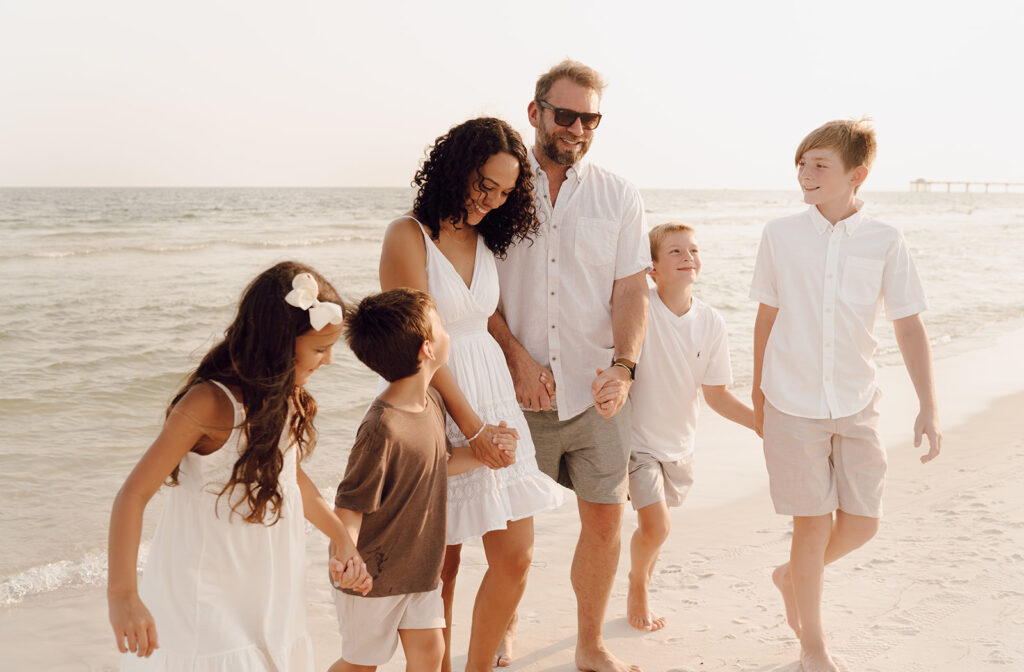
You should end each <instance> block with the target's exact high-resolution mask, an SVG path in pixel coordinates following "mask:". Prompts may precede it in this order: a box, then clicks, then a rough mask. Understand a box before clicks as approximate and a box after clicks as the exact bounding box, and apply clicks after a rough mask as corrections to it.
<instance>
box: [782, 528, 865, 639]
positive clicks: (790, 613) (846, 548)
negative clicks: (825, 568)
mask: <svg viewBox="0 0 1024 672" xmlns="http://www.w3.org/2000/svg"><path fill="white" fill-rule="evenodd" d="M878 522H879V521H878V519H877V518H868V517H865V516H855V515H853V514H851V513H846V512H845V511H836V515H835V521H834V523H833V525H832V533H831V535H830V536H829V540H828V546H827V547H826V548H825V564H826V565H828V564H830V563H833V562H835V561H836V560H838V559H839V558H841V557H843V556H844V555H846V554H848V553H850V552H851V551H854V550H856V549H858V548H860V547H861V546H863V545H864V544H865V543H867V542H868V540H870V539H871V538H872V537H873V536H875V533H876V532H878ZM772 582H774V583H775V586H776V587H777V588H778V589H779V592H781V593H782V599H783V602H785V605H786V621H787V622H788V623H789V626H790V627H791V628H793V632H794V633H796V636H797V637H800V616H799V615H798V613H797V608H796V596H795V595H794V593H793V579H792V576H791V573H790V568H789V563H788V562H787V563H785V564H783V565H779V566H778V567H776V568H775V571H774V572H772Z"/></svg>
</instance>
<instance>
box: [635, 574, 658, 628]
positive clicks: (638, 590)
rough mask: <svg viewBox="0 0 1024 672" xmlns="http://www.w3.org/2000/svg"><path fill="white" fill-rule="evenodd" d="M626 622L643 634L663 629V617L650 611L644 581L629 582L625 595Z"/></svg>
mask: <svg viewBox="0 0 1024 672" xmlns="http://www.w3.org/2000/svg"><path fill="white" fill-rule="evenodd" d="M626 620H628V621H629V624H630V625H632V626H633V627H634V628H636V629H637V630H643V631H644V632H653V631H655V630H661V629H662V628H664V627H665V617H664V616H658V615H656V614H654V613H653V612H652V611H651V605H650V602H649V600H648V594H647V583H646V582H644V581H640V582H634V581H630V582H629V592H628V593H627V594H626Z"/></svg>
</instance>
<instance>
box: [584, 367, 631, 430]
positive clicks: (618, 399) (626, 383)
mask: <svg viewBox="0 0 1024 672" xmlns="http://www.w3.org/2000/svg"><path fill="white" fill-rule="evenodd" d="M632 382H633V381H631V380H630V378H629V371H627V370H626V369H625V368H623V367H621V366H609V367H608V368H606V369H598V370H597V378H594V382H593V383H591V384H590V396H592V397H593V398H594V408H596V409H597V413H598V415H600V416H601V417H602V418H611V417H613V416H614V415H615V414H616V413H618V412H619V411H620V410H622V407H623V405H625V403H626V399H627V398H628V397H629V387H630V385H632Z"/></svg>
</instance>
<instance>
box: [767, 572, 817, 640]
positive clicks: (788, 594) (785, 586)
mask: <svg viewBox="0 0 1024 672" xmlns="http://www.w3.org/2000/svg"><path fill="white" fill-rule="evenodd" d="M772 583H774V584H775V587H776V588H778V589H779V592H780V593H782V602H783V603H784V604H785V605H786V622H787V623H789V627H791V628H793V632H794V633H796V636H797V637H798V638H799V637H800V615H799V614H798V613H797V611H796V595H794V594H793V577H792V576H790V574H789V563H788V562H787V563H786V564H784V565H779V566H778V567H776V568H775V571H774V572H772ZM826 655H827V654H826Z"/></svg>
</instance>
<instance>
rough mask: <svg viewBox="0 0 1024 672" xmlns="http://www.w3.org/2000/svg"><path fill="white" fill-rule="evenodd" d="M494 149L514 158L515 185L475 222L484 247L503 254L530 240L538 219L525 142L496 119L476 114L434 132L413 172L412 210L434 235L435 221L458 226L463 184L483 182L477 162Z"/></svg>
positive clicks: (437, 232)
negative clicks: (437, 134)
mask: <svg viewBox="0 0 1024 672" xmlns="http://www.w3.org/2000/svg"><path fill="white" fill-rule="evenodd" d="M499 152H506V153H508V154H511V155H512V156H514V157H515V158H516V160H517V161H518V162H519V177H518V178H517V179H516V186H515V188H514V189H513V190H512V193H510V194H509V195H508V199H507V200H506V201H505V204H504V205H502V206H501V207H500V208H497V209H495V210H492V211H490V212H489V213H487V215H486V216H485V217H484V218H483V220H481V222H480V223H479V224H477V225H476V230H477V231H478V232H479V233H480V235H482V236H483V237H484V243H485V244H486V245H487V248H488V249H489V250H490V251H491V252H492V253H494V254H495V255H496V256H498V257H501V258H504V257H505V255H506V253H507V252H508V248H509V247H510V246H512V245H514V244H516V243H519V242H522V241H523V240H532V237H533V235H534V234H536V233H537V230H538V228H539V227H540V224H539V223H538V222H537V213H536V210H535V209H534V206H533V171H532V170H530V161H529V158H528V157H527V154H526V145H524V144H523V140H522V138H520V137H519V134H518V133H516V131H515V129H513V128H512V127H511V126H509V125H508V124H507V123H506V122H504V121H502V120H501V119H495V118H493V117H478V118H476V119H470V120H469V121H464V122H463V123H461V124H459V125H458V126H455V127H453V128H452V129H451V130H449V131H448V132H447V133H445V134H444V135H442V136H441V137H439V138H438V139H437V140H436V141H435V142H434V145H433V147H431V148H430V151H429V153H428V155H427V157H426V159H424V160H423V165H422V166H421V167H420V169H419V170H418V171H416V176H415V177H414V178H413V181H412V183H413V186H416V187H418V189H419V191H418V192H417V193H416V201H415V203H414V204H413V212H414V213H415V214H416V217H417V218H418V219H419V220H420V221H421V222H423V224H424V225H426V226H427V227H428V228H429V229H430V235H431V236H432V237H433V238H434V239H435V240H437V238H438V236H439V235H440V233H441V222H443V221H446V220H450V221H451V222H453V223H454V224H455V226H458V225H459V224H461V223H462V222H464V221H465V220H466V217H467V214H468V213H467V212H466V203H467V201H469V197H470V191H469V184H470V181H471V180H475V181H476V185H477V187H478V188H481V189H482V187H483V176H482V175H481V174H480V170H481V168H483V166H484V164H485V163H487V160H488V159H490V158H491V157H492V156H494V155H495V154H497V153H499Z"/></svg>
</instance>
